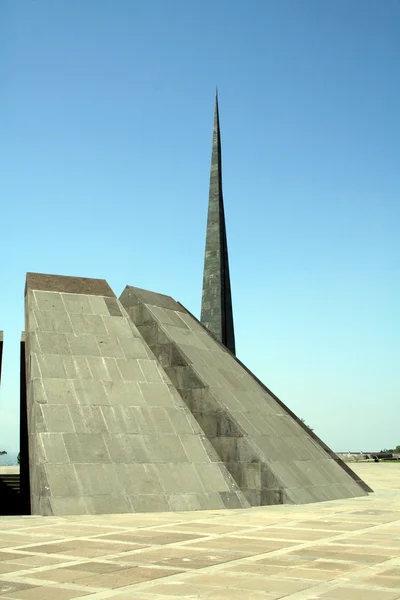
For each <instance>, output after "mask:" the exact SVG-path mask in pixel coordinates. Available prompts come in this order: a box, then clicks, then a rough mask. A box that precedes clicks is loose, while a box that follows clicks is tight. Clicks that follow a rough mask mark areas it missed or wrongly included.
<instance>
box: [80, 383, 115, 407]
mask: <svg viewBox="0 0 400 600" xmlns="http://www.w3.org/2000/svg"><path fill="white" fill-rule="evenodd" d="M108 383H109V382H102V381H97V380H96V379H75V380H74V389H75V394H76V397H77V399H78V403H79V404H97V405H104V404H110V403H112V397H111V396H110V393H109V390H108V389H107V391H106V388H105V387H104V386H105V385H107V384H108Z"/></svg>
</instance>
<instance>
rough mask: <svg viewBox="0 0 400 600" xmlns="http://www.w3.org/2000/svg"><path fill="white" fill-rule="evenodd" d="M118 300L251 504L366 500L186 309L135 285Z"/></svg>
mask: <svg viewBox="0 0 400 600" xmlns="http://www.w3.org/2000/svg"><path fill="white" fill-rule="evenodd" d="M120 301H121V303H122V305H123V306H124V307H125V308H126V310H127V311H128V314H129V315H130V317H131V319H132V321H133V322H134V323H135V324H136V325H137V327H138V329H139V331H140V332H141V334H142V335H143V337H144V339H145V340H146V341H147V343H148V345H149V346H150V348H151V349H152V351H153V353H154V354H155V356H156V357H157V358H158V360H159V362H160V364H161V366H162V367H163V368H164V370H165V372H166V373H167V374H168V376H169V377H170V379H171V381H172V382H173V384H174V386H175V387H176V388H177V389H178V391H179V393H180V394H181V396H182V398H183V399H184V401H185V403H186V405H187V406H188V407H189V408H190V410H191V412H192V414H193V415H194V417H195V418H196V420H197V422H198V423H199V425H200V427H201V428H202V430H203V431H204V433H205V435H206V436H207V437H208V439H209V440H210V442H211V444H212V445H213V447H214V448H215V450H216V452H217V453H218V455H219V456H220V458H221V460H223V461H224V463H225V465H226V466H227V468H228V470H229V471H230V473H231V474H232V475H233V477H234V479H235V481H236V482H237V484H238V486H239V487H240V488H241V489H242V490H243V492H244V494H245V496H246V498H247V499H248V501H249V503H250V504H251V505H253V506H257V505H264V504H277V503H296V504H297V503H306V502H316V501H322V500H333V499H337V498H347V497H352V496H361V495H365V494H366V491H365V490H364V489H363V488H362V487H361V486H360V485H359V484H358V483H357V482H356V481H354V480H353V479H352V477H351V476H350V475H349V473H348V472H346V471H345V470H344V469H343V468H342V467H341V466H340V465H339V464H338V462H337V461H336V460H334V459H333V458H332V455H333V453H331V454H329V453H328V452H327V451H326V450H325V449H324V448H323V447H322V446H321V445H320V444H318V443H317V442H316V441H315V440H314V439H313V437H312V436H311V435H309V434H308V433H307V431H306V430H305V429H304V428H303V427H301V426H300V425H299V423H298V422H297V421H296V420H295V419H294V418H293V417H292V416H291V415H290V414H289V412H287V411H285V409H284V408H283V407H282V404H281V403H278V402H277V401H276V400H275V399H274V398H273V397H272V396H271V395H270V394H268V393H267V392H266V391H265V390H264V389H263V387H262V386H261V385H260V384H259V383H258V382H257V381H256V379H255V378H254V377H253V376H252V375H251V374H250V373H249V372H248V371H247V370H245V369H244V368H243V367H242V366H241V365H240V364H239V362H238V361H237V360H236V359H235V357H234V356H233V355H232V354H231V353H229V352H228V351H227V350H226V349H225V348H224V347H223V346H222V345H221V344H219V343H218V342H217V341H215V340H214V339H213V338H212V336H211V335H210V334H209V333H208V332H207V331H206V330H205V328H204V327H203V326H202V325H201V324H200V323H199V322H198V321H197V320H196V319H194V318H193V317H192V316H191V315H189V314H188V313H187V311H185V309H184V308H183V307H182V306H181V305H179V304H178V303H176V302H175V301H174V300H173V299H172V298H170V297H167V296H162V295H160V294H153V293H151V292H148V291H145V290H139V289H137V288H133V287H130V286H127V287H126V288H125V290H124V292H123V293H122V295H121V297H120Z"/></svg>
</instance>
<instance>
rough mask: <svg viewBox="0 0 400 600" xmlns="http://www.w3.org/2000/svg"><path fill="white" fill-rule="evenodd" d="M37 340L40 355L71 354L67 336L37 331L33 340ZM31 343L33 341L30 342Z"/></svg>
mask: <svg viewBox="0 0 400 600" xmlns="http://www.w3.org/2000/svg"><path fill="white" fill-rule="evenodd" d="M35 337H36V339H37V341H38V345H39V349H40V352H41V353H42V354H71V349H70V347H69V345H68V341H67V334H65V333H53V332H50V331H38V332H37V333H36V336H34V337H33V339H35ZM32 341H33V340H32Z"/></svg>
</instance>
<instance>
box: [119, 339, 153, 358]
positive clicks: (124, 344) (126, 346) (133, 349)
mask: <svg viewBox="0 0 400 600" xmlns="http://www.w3.org/2000/svg"><path fill="white" fill-rule="evenodd" d="M118 341H119V345H120V347H121V349H122V356H120V358H128V359H131V358H143V359H147V358H148V353H147V350H146V347H145V344H144V342H143V340H142V339H141V338H135V337H132V338H119V340H118Z"/></svg>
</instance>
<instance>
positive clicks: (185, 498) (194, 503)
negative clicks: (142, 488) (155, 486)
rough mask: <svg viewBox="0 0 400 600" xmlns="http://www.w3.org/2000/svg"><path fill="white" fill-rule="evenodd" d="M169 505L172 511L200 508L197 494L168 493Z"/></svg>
mask: <svg viewBox="0 0 400 600" xmlns="http://www.w3.org/2000/svg"><path fill="white" fill-rule="evenodd" d="M167 498H168V502H169V505H170V507H171V510H173V511H184V510H201V504H200V501H199V496H198V495H197V494H185V493H182V494H168V495H167Z"/></svg>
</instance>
